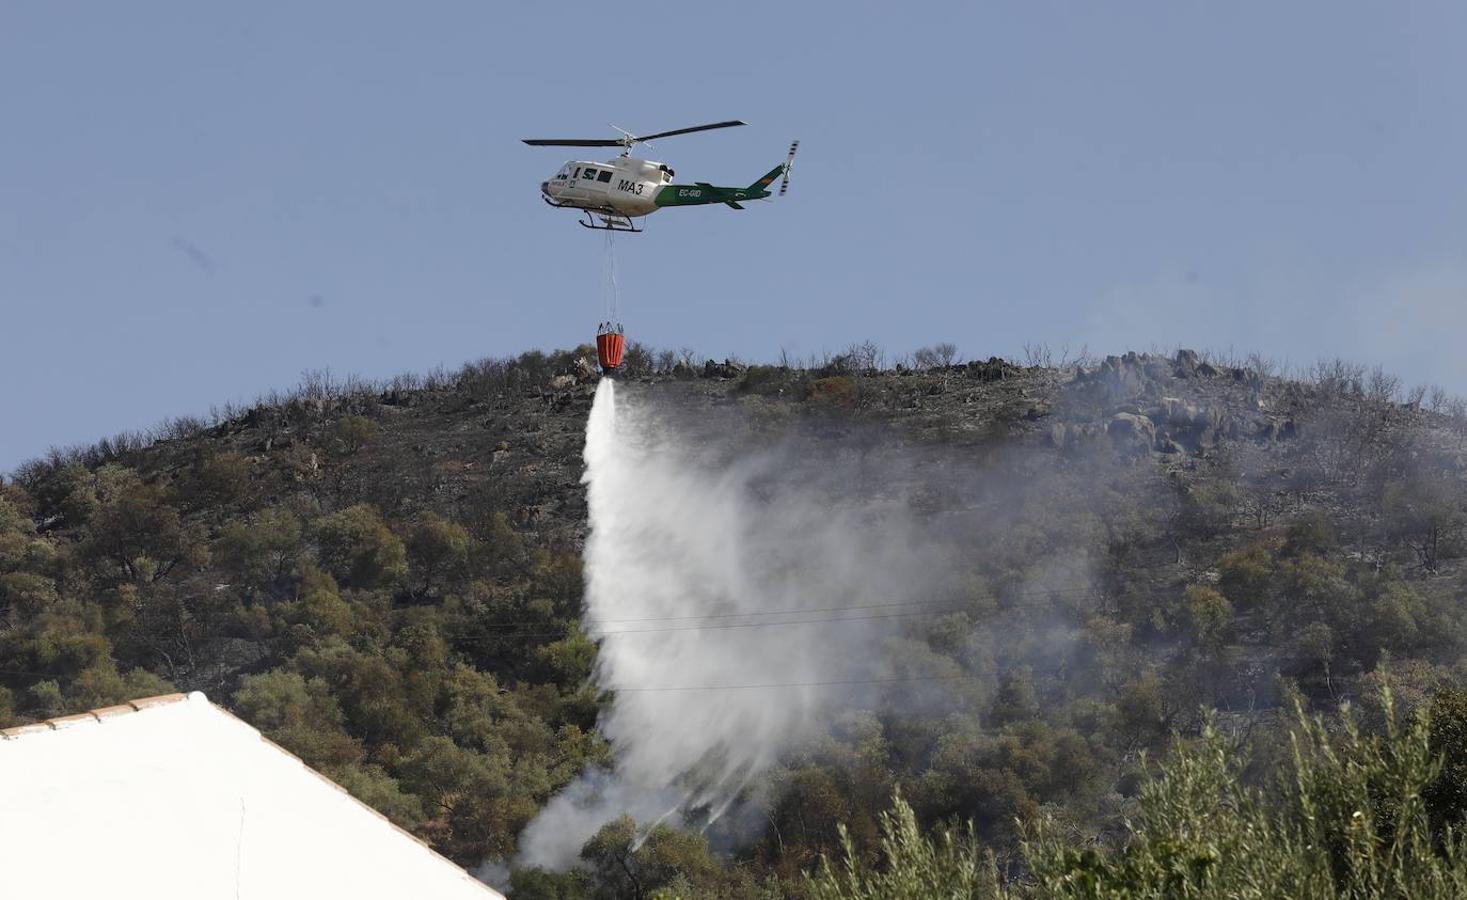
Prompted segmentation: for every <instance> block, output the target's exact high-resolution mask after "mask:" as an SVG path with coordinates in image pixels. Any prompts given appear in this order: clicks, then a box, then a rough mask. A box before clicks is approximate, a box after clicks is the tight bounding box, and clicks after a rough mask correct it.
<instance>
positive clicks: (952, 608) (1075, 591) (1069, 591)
mask: <svg viewBox="0 0 1467 900" xmlns="http://www.w3.org/2000/svg"><path fill="white" fill-rule="evenodd" d="M1003 596H1004V597H1006V598H1009V599H1022V598H1025V597H1052V596H1069V597H1082V596H1094V597H1098V596H1100V593H1099V592H1098V591H1095V590H1094V589H1093V588H1058V589H1055V590H1051V591H1037V592H1033V593H1025V594H1005V595H1003ZM941 603H942V601H937V600H902V601H893V602H890V603H871V604H864V605H857V606H812V607H796V608H792V609H770V610H755V611H753V612H743V613H705V614H697V615H685V616H644V617H640V618H621V619H598V620H595V621H596V623H597V624H598V625H600V624H611V625H621V624H628V625H631V624H641V623H644V622H654V623H655V622H682V621H698V620H704V619H731V618H753V617H754V616H800V615H807V614H809V613H827V612H832V613H842V612H850V611H859V610H869V609H899V608H902V607H909V606H919V607H921V606H926V607H932V608H931V609H917V610H912V611H910V612H893V613H887V614H882V615H869V616H834V617H829V618H824V617H822V618H814V619H804V620H799V619H781V620H779V621H770V622H735V623H713V624H701V625H699V624H695V625H669V626H668V627H666V628H638V629H633V628H627V629H614V630H610V631H602V632H599V634H597V635H596V636H602V635H612V634H650V633H655V632H661V631H699V630H704V629H720V628H750V627H767V626H771V625H806V624H821V623H825V622H849V621H868V620H871V619H894V618H902V617H905V616H923V615H934V614H939V613H947V612H970V611H972V605H971V604H966V605H954V604H946V605H939V604H941ZM539 624H541V623H540V622H539V621H533V620H524V619H520V620H505V621H499V622H481V623H477V624H476V627H475V628H474V629H473V630H469V629H439V633H440V634H442V635H444V636H445V637H453V636H469V637H473V638H493V637H556V636H565V635H568V634H570V633H571V630H570V629H562V630H558V631H553V632H509V633H506V634H503V635H483V634H479V632H478V629H481V628H513V627H517V626H521V625H532V626H533V625H539ZM588 635H589V632H588Z"/></svg>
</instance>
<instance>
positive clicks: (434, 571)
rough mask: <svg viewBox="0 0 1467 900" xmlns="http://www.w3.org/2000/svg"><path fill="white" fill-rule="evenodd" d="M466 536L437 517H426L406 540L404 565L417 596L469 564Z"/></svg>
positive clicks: (466, 534) (454, 525)
mask: <svg viewBox="0 0 1467 900" xmlns="http://www.w3.org/2000/svg"><path fill="white" fill-rule="evenodd" d="M469 547H470V543H469V532H468V529H466V528H464V526H462V525H460V524H458V523H457V522H453V521H451V520H449V519H446V518H444V517H443V516H440V515H438V514H437V513H427V514H425V515H424V516H423V518H422V521H420V522H418V524H417V525H416V526H415V527H414V528H413V530H412V532H411V533H410V534H409V535H408V539H407V553H408V561H409V563H410V564H411V567H412V569H413V571H414V572H415V573H416V576H417V579H418V580H419V583H420V584H421V585H422V587H421V588H420V592H421V593H425V594H426V593H428V592H429V591H431V590H432V589H433V588H434V587H435V586H437V585H440V584H442V583H445V582H449V581H452V580H453V579H455V578H457V577H459V576H461V575H462V574H463V570H464V567H465V566H466V565H467V564H468V561H469Z"/></svg>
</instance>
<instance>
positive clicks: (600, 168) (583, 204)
mask: <svg viewBox="0 0 1467 900" xmlns="http://www.w3.org/2000/svg"><path fill="white" fill-rule="evenodd" d="M783 171H784V167H783V166H780V167H777V168H776V169H775V170H774V171H773V172H770V173H769V174H768V175H766V176H764V178H762V179H760V180H759V181H757V182H755V183H754V184H752V185H750V186H749V187H746V188H739V187H718V186H717V185H712V184H707V183H705V182H701V181H700V182H697V183H695V184H673V183H672V177H673V171H672V169H670V168H668V167H667V166H665V165H663V164H662V163H659V162H654V161H652V160H646V159H637V158H635V157H632V156H618V157H617V158H616V159H613V160H611V161H610V162H604V163H595V162H582V161H575V162H568V163H566V164H565V165H564V166H562V167H561V169H560V171H559V172H556V173H555V174H554V175H552V176H551V177H550V179H549V180H547V181H543V182H541V183H540V193H541V194H542V195H544V197H545V202H547V203H549V204H550V205H551V206H559V207H570V208H573V209H583V210H587V211H588V212H593V213H595V214H597V215H599V216H603V217H605V216H611V217H615V218H622V219H626V220H627V223H628V224H629V225H630V222H631V219H633V218H640V217H642V216H646V215H649V214H651V213H654V212H656V211H657V210H659V209H661V208H662V207H664V206H706V205H708V204H712V203H724V204H727V205H729V206H732V207H734V208H735V209H743V207H742V206H740V205H739V201H741V200H762V199H764V198H765V197H768V196H769V191H768V190H766V188H768V187H769V185H770V184H771V183H772V182H773V180H774V178H775V177H776V176H778V175H779V174H780V173H781V172H783Z"/></svg>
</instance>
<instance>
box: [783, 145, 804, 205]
mask: <svg viewBox="0 0 1467 900" xmlns="http://www.w3.org/2000/svg"><path fill="white" fill-rule="evenodd" d="M798 149H800V142H799V141H798V140H796V141H792V142H791V143H790V155H789V159H786V160H785V161H784V178H782V179H780V182H779V196H781V197H783V196H784V194H785V191H788V190H789V189H790V169H793V168H794V167H795V151H796V150H798Z"/></svg>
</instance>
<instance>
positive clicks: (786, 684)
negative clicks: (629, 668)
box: [602, 674, 979, 694]
mask: <svg viewBox="0 0 1467 900" xmlns="http://www.w3.org/2000/svg"><path fill="white" fill-rule="evenodd" d="M978 677H979V676H977V675H968V674H964V675H915V676H912V677H910V678H851V679H838V680H832V681H771V682H768V683H765V684H700V685H672V686H666V687H625V686H617V685H608V686H607V687H605V688H602V690H607V691H614V692H616V693H622V694H627V693H632V694H639V693H663V692H674V691H752V690H760V689H763V688H791V687H829V686H831V685H844V684H910V683H913V682H920V681H969V680H972V679H975V678H978Z"/></svg>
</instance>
